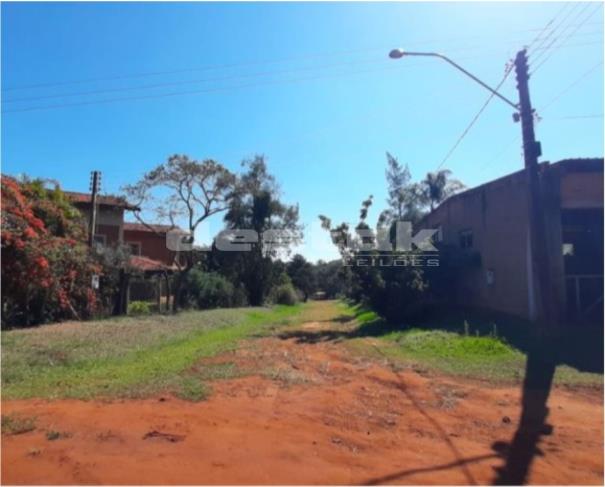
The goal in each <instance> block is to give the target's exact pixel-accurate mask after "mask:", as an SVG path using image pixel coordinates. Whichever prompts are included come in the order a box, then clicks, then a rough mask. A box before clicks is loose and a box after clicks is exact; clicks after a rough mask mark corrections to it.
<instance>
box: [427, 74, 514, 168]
mask: <svg viewBox="0 0 605 487" xmlns="http://www.w3.org/2000/svg"><path fill="white" fill-rule="evenodd" d="M512 69H513V64H509V65H508V66H507V67H506V71H505V73H504V77H503V78H502V81H500V83H498V86H496V88H495V91H498V90H499V89H500V87H501V86H502V85H503V84H504V82H505V81H506V79H507V78H508V75H509V74H510V73H511V71H512ZM494 95H495V94H494V93H491V94H490V95H489V97H488V98H487V100H485V103H483V106H482V107H481V108H480V109H479V111H478V112H477V113H476V114H475V116H474V117H473V119H472V120H471V121H470V123H469V124H468V125H467V126H466V128H465V129H464V131H463V132H462V134H460V137H458V140H456V142H455V143H454V145H453V146H452V148H451V149H450V150H449V151H448V152H447V154H446V155H445V157H444V158H443V160H442V161H441V162H440V163H439V165H438V166H437V169H436V170H437V171H438V170H439V169H440V168H441V167H442V166H443V165H444V164H445V163H446V161H447V160H448V159H449V158H450V157H451V155H452V154H453V153H454V151H455V150H456V148H457V147H458V146H459V145H460V143H461V142H462V141H463V140H464V138H465V137H466V135H467V134H468V133H469V131H470V130H471V128H472V127H473V125H475V122H477V120H478V119H479V117H480V116H481V114H482V113H483V111H484V110H485V109H486V108H487V106H488V105H489V103H490V102H491V101H492V98H494Z"/></svg>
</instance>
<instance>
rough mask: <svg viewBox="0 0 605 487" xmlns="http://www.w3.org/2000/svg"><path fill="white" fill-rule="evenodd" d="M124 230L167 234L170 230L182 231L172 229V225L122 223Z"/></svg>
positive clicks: (177, 228)
mask: <svg viewBox="0 0 605 487" xmlns="http://www.w3.org/2000/svg"><path fill="white" fill-rule="evenodd" d="M124 230H125V231H131V232H150V233H153V232H156V233H167V232H169V231H170V230H178V231H181V232H182V231H183V230H181V229H180V228H179V227H173V226H172V225H155V224H150V225H144V224H142V223H136V222H124Z"/></svg>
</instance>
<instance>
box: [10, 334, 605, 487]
mask: <svg viewBox="0 0 605 487" xmlns="http://www.w3.org/2000/svg"><path fill="white" fill-rule="evenodd" d="M303 326H304V328H305V330H307V331H308V332H311V333H313V332H314V331H315V330H319V329H322V328H325V327H330V326H335V324H334V323H308V324H306V325H303ZM216 361H219V362H220V361H225V362H229V363H235V364H237V365H238V366H239V367H241V368H243V369H247V370H255V371H257V373H256V374H253V375H248V376H245V377H239V378H231V379H227V380H220V381H216V382H214V383H213V391H214V392H213V394H212V396H211V397H210V398H209V399H208V400H207V401H203V402H199V403H192V402H185V401H181V400H178V399H175V398H173V397H169V396H166V397H157V398H153V399H149V400H137V401H135V400H125V401H108V402H101V401H90V402H85V401H71V400H69V401H68V400H61V401H52V402H49V401H43V400H28V401H5V402H3V414H8V413H11V412H18V413H20V414H24V415H31V416H37V419H38V421H37V429H36V430H35V431H32V432H29V433H25V434H20V435H14V436H6V437H3V438H2V447H3V448H2V482H3V483H4V484H74V483H76V484H317V483H320V484H379V483H391V484H474V483H477V484H489V483H492V482H493V480H494V475H495V470H494V469H495V468H497V467H499V466H501V465H502V464H503V458H502V456H501V455H502V452H503V451H505V450H506V447H505V446H503V445H505V444H506V443H507V442H509V441H510V440H511V438H512V436H513V435H514V432H515V429H516V425H517V419H518V415H519V396H520V391H519V389H518V388H502V387H499V388H496V387H488V386H485V385H481V384H479V383H476V382H468V381H463V380H454V379H451V378H446V377H441V376H436V375H426V374H425V373H422V372H420V373H419V372H415V371H413V370H408V369H406V370H403V371H400V372H394V371H393V370H392V368H391V367H389V366H387V365H386V364H384V363H380V362H377V361H369V360H368V359H362V358H359V357H357V356H355V355H353V354H352V353H350V352H349V351H347V350H346V349H345V348H344V347H343V346H342V344H338V343H334V342H323V341H320V342H318V343H317V342H316V343H313V342H309V341H305V342H303V341H300V340H298V339H296V338H283V337H282V338H279V337H271V338H262V339H255V340H251V341H249V342H247V343H246V344H245V346H243V347H241V348H239V349H238V350H237V351H236V352H233V353H230V354H226V355H225V356H221V357H219V358H215V360H214V362H216ZM550 409H551V415H550V417H549V422H550V423H551V424H552V425H553V426H554V431H553V433H552V434H551V435H549V436H545V437H543V440H542V442H541V444H540V445H539V450H540V452H539V454H538V455H537V456H536V458H535V460H534V462H533V465H532V469H531V472H530V478H529V482H530V483H534V484H602V483H603V401H602V394H601V393H600V392H594V391H593V392H591V391H574V392H571V391H565V390H561V389H557V390H555V391H553V393H552V395H551V400H550ZM48 431H57V432H61V433H66V435H64V436H61V437H60V438H59V439H56V440H54V441H50V440H49V439H47V432H48Z"/></svg>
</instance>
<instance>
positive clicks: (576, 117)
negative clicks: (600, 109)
mask: <svg viewBox="0 0 605 487" xmlns="http://www.w3.org/2000/svg"><path fill="white" fill-rule="evenodd" d="M581 118H603V114H602V113H596V114H593V115H568V116H566V117H556V118H553V119H552V120H576V119H581Z"/></svg>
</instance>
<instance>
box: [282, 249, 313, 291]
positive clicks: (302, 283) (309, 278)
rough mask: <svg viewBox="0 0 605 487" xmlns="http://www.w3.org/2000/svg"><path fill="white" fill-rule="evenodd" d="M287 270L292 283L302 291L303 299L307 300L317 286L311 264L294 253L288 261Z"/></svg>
mask: <svg viewBox="0 0 605 487" xmlns="http://www.w3.org/2000/svg"><path fill="white" fill-rule="evenodd" d="M287 272H288V275H289V276H290V279H291V280H292V284H294V286H295V287H296V288H297V289H299V290H300V291H301V292H302V293H303V298H304V301H307V300H308V299H309V296H310V295H311V294H313V293H314V292H315V289H316V286H317V281H316V278H315V272H314V269H313V265H312V264H311V263H310V262H307V259H305V258H304V257H303V256H302V255H300V254H296V255H295V256H294V257H292V260H291V261H290V262H288V264H287Z"/></svg>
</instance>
